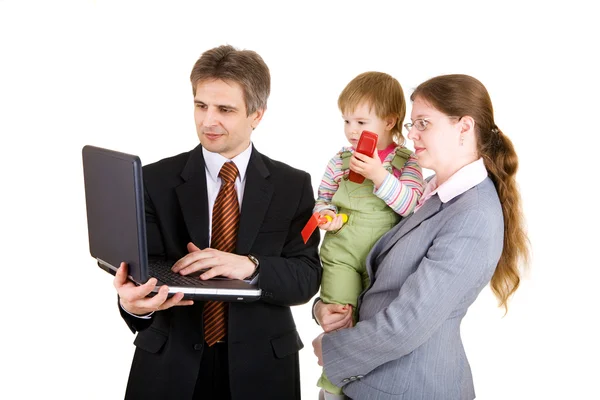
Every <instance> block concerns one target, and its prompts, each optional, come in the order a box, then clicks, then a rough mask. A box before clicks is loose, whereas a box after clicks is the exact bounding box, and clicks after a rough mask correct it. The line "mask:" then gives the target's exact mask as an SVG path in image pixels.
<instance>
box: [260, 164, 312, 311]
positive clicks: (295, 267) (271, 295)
mask: <svg viewBox="0 0 600 400" xmlns="http://www.w3.org/2000/svg"><path fill="white" fill-rule="evenodd" d="M313 196H314V193H313V189H312V185H311V181H310V175H309V174H306V173H305V174H304V181H303V183H302V190H301V198H300V201H299V202H298V206H297V209H296V211H295V213H294V216H293V218H292V222H291V224H290V227H289V230H288V232H287V237H286V240H285V244H284V247H283V250H282V252H281V256H279V257H267V256H264V257H259V260H260V274H259V286H260V288H261V289H262V293H263V296H262V301H265V302H268V303H272V304H277V305H281V306H294V305H298V304H304V303H306V302H308V301H309V300H310V299H311V298H312V297H313V296H314V295H315V293H317V291H318V290H319V285H320V284H321V272H322V269H321V262H320V259H319V255H318V250H317V247H318V245H319V241H320V233H319V232H318V229H317V230H316V231H315V232H314V233H313V235H312V236H311V237H310V239H309V240H308V242H307V243H306V244H305V243H304V241H303V240H302V235H301V234H300V232H301V231H302V228H303V227H304V225H305V224H306V221H308V220H309V218H310V216H311V215H312V210H313V207H314V204H315V200H314V197H313Z"/></svg>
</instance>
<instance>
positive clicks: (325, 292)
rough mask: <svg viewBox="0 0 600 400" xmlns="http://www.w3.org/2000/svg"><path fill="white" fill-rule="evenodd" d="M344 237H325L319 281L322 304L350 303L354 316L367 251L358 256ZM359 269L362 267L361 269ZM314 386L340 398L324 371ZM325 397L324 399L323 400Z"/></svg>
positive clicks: (354, 248) (338, 392) (355, 246)
mask: <svg viewBox="0 0 600 400" xmlns="http://www.w3.org/2000/svg"><path fill="white" fill-rule="evenodd" d="M348 228H351V227H346V228H344V229H345V232H343V233H350V232H349V231H351V230H350V229H348ZM343 236H345V235H339V236H336V237H328V238H327V239H328V240H326V241H324V242H323V245H322V246H321V251H320V256H321V261H322V263H323V277H322V279H321V293H320V297H321V300H322V301H323V302H325V303H336V304H351V305H352V306H353V308H354V317H355V316H356V305H357V302H358V295H359V294H360V293H361V292H362V290H363V280H364V277H363V274H362V270H364V267H363V264H364V261H363V262H361V258H363V259H364V257H365V256H366V253H368V249H361V251H360V252H359V253H360V255H359V256H357V253H356V250H357V247H360V246H357V245H354V244H352V243H356V242H358V240H354V241H352V242H349V241H348V240H343V239H348V238H347V237H346V238H344V237H343ZM361 267H362V268H361ZM317 386H319V387H321V388H323V389H324V390H325V391H326V392H328V393H326V395H327V394H336V395H343V394H342V390H341V389H340V388H339V387H337V386H335V385H334V384H333V383H331V382H330V381H329V379H327V377H326V376H325V372H323V373H322V374H321V378H320V379H319V381H318V383H317ZM326 398H327V397H326Z"/></svg>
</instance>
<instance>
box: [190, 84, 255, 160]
mask: <svg viewBox="0 0 600 400" xmlns="http://www.w3.org/2000/svg"><path fill="white" fill-rule="evenodd" d="M194 104H195V107H194V120H195V122H196V131H197V132H198V138H199V139H200V143H202V146H203V147H204V148H205V149H206V150H208V151H210V152H213V153H219V154H221V155H222V156H223V157H226V158H230V159H231V158H233V157H235V156H237V155H238V154H240V153H241V152H242V151H244V150H246V148H248V146H249V145H250V135H251V134H252V129H254V128H256V127H257V126H258V124H259V122H260V120H261V118H262V116H263V113H264V110H262V109H261V110H257V111H255V112H254V113H252V114H250V115H248V116H247V115H246V103H245V102H244V93H243V91H242V87H241V86H240V85H239V84H237V83H235V82H230V81H222V80H211V81H201V82H198V85H197V86H196V96H195V97H194Z"/></svg>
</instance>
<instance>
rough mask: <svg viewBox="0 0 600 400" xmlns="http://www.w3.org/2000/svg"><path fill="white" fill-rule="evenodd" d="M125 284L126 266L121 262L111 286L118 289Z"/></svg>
mask: <svg viewBox="0 0 600 400" xmlns="http://www.w3.org/2000/svg"><path fill="white" fill-rule="evenodd" d="M126 282H127V264H126V263H124V262H122V263H121V265H119V268H118V269H117V272H116V273H115V279H113V285H114V286H115V288H117V289H119V288H120V287H121V286H123V285H124V284H125V283H126Z"/></svg>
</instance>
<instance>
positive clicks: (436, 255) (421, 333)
mask: <svg viewBox="0 0 600 400" xmlns="http://www.w3.org/2000/svg"><path fill="white" fill-rule="evenodd" d="M489 224H490V223H489V219H487V218H486V216H485V215H484V213H483V212H482V211H479V210H469V211H465V212H463V213H461V214H458V215H456V216H455V217H453V218H451V219H450V220H449V221H448V222H447V223H446V224H445V226H444V227H443V228H442V229H441V231H440V233H439V234H438V236H437V237H436V239H435V240H434V241H433V244H432V245H431V247H430V248H429V249H428V251H427V254H426V256H425V257H424V258H423V259H422V261H421V262H420V264H419V266H418V267H417V269H416V270H415V272H414V273H412V274H411V275H410V276H409V277H408V278H407V279H406V281H405V282H404V284H403V285H402V286H401V287H400V288H399V292H398V296H397V297H396V299H394V300H393V301H392V302H391V303H390V304H389V306H388V307H386V308H384V309H382V310H381V311H380V312H379V313H377V314H376V315H375V316H373V318H370V319H368V320H364V321H360V322H359V323H358V324H357V325H356V326H355V327H354V328H349V329H343V330H341V331H338V332H334V333H331V334H326V335H325V336H324V337H323V361H324V368H325V373H326V374H327V376H328V377H329V379H330V380H331V382H333V383H334V384H335V385H337V386H340V387H341V386H342V385H344V384H345V383H344V382H342V380H343V379H345V378H348V377H350V376H359V375H363V376H364V375H367V374H368V373H369V372H371V371H372V370H373V369H375V368H377V367H378V366H381V365H383V364H385V363H387V362H389V361H392V360H396V359H398V358H400V357H402V356H404V355H406V354H409V353H410V352H412V351H413V350H415V349H416V348H417V347H419V346H420V345H422V344H423V343H425V342H426V341H427V340H428V339H429V338H430V337H431V336H432V335H433V333H434V332H436V330H437V329H438V328H439V327H440V325H441V324H442V323H443V322H444V320H446V319H447V318H449V317H451V314H452V312H453V311H454V310H455V309H456V308H457V306H458V305H459V304H460V303H461V302H462V301H464V299H465V297H469V298H475V297H476V296H477V294H478V293H479V291H481V289H482V288H483V287H484V286H485V285H486V284H487V282H488V281H489V279H490V277H491V274H492V273H493V271H494V269H495V267H496V264H497V258H495V257H494V256H495V254H494V255H491V254H490V249H491V248H495V246H494V244H493V243H492V240H493V238H494V235H493V234H491V233H489V232H490V226H489ZM492 230H493V229H492ZM494 260H495V261H494ZM377 279H385V277H384V276H378V277H377ZM346 382H347V381H346Z"/></svg>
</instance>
